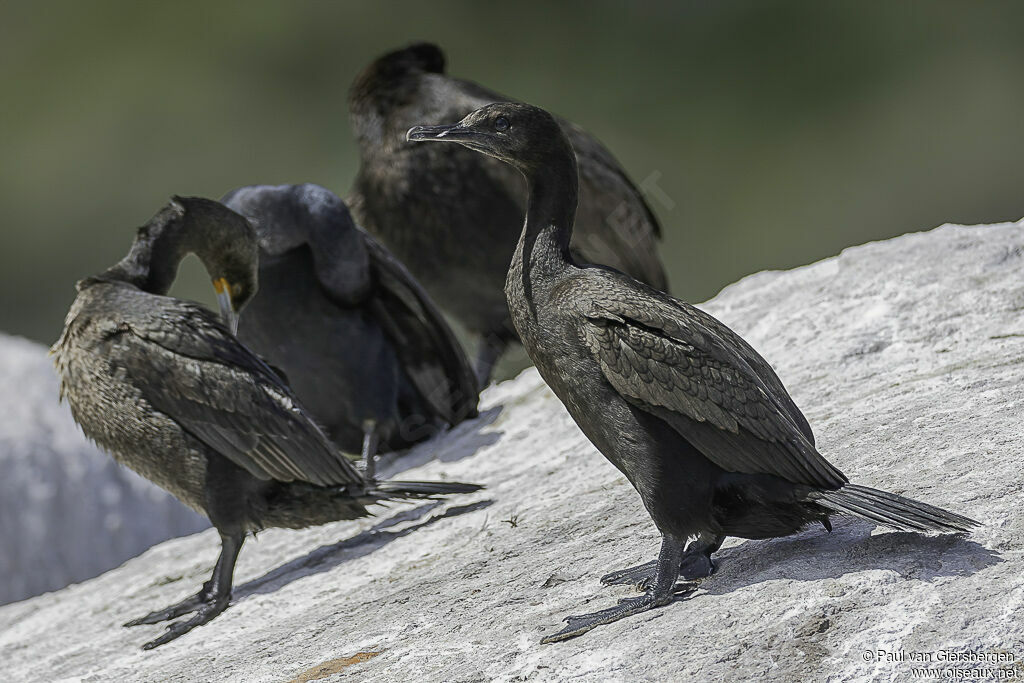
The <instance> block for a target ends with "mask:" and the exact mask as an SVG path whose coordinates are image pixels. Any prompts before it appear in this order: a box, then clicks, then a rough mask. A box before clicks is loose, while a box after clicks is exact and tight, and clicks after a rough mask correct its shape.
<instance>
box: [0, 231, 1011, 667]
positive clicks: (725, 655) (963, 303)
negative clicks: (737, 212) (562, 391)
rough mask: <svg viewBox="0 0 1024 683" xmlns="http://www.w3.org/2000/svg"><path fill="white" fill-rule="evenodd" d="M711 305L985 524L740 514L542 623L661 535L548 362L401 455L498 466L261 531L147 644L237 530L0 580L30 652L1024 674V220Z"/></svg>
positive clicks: (856, 252) (777, 282)
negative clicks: (791, 532) (547, 378)
mask: <svg viewBox="0 0 1024 683" xmlns="http://www.w3.org/2000/svg"><path fill="white" fill-rule="evenodd" d="M706 308H707V309H708V310H710V311H711V312H713V313H714V314H715V315H717V316H719V317H721V318H722V319H723V320H724V321H725V322H727V323H729V324H730V325H732V326H734V327H735V328H736V329H737V331H739V332H740V333H741V334H743V335H745V336H746V337H747V339H748V340H750V341H751V342H752V343H753V344H754V345H755V347H757V348H758V349H760V350H761V352H762V353H763V354H764V355H765V356H766V357H767V358H769V359H771V360H772V361H773V362H774V363H775V364H776V366H777V368H778V370H779V373H780V375H781V376H782V378H783V379H784V381H785V382H786V384H787V386H788V387H789V388H790V390H791V392H792V394H793V395H794V397H795V399H796V401H797V403H798V404H799V405H800V406H802V407H803V410H804V411H805V412H806V414H807V416H808V418H809V419H810V422H811V424H812V425H813V426H814V429H815V432H816V434H817V437H818V442H819V446H820V448H821V450H822V452H824V453H825V454H826V455H827V456H828V457H829V458H830V459H831V460H832V461H833V462H835V463H836V464H837V465H838V466H839V467H841V468H842V469H843V470H844V471H845V472H846V473H847V474H848V475H850V477H851V479H852V480H854V481H856V482H859V483H863V484H867V485H873V486H878V487H881V488H885V489H888V490H890V491H894V492H896V493H901V494H908V495H912V496H915V497H918V498H921V499H923V500H927V501H929V502H932V503H935V504H938V505H941V506H944V507H948V508H949V509H951V510H955V511H959V512H962V513H966V514H968V515H970V516H972V517H975V518H976V519H978V520H980V521H981V522H983V524H984V526H983V528H981V529H980V530H978V531H977V532H976V533H974V534H972V535H971V536H970V537H969V538H962V537H956V536H920V535H915V534H909V533H893V532H889V531H883V530H873V528H872V527H871V525H869V524H867V523H864V522H862V521H858V520H850V519H843V518H836V519H835V521H836V524H835V530H834V531H833V532H832V533H831V534H828V533H825V532H824V531H823V530H821V529H820V528H815V529H809V530H808V531H806V532H804V533H802V534H799V535H797V536H793V537H790V538H785V539H775V540H770V541H738V540H736V539H731V540H730V541H729V542H728V543H727V545H726V546H725V548H724V549H723V551H722V552H721V554H720V570H719V572H718V573H717V574H715V575H714V576H713V577H711V578H710V579H708V580H706V581H705V582H704V584H703V586H702V589H701V590H700V591H698V593H697V594H696V595H695V596H694V597H692V598H690V599H687V600H681V601H677V602H676V603H674V604H672V605H669V606H668V607H665V608H663V609H660V610H656V611H653V612H649V613H646V614H642V615H639V616H637V617H634V618H630V619H627V620H623V621H620V622H617V623H615V624H611V625H608V626H604V627H600V628H598V629H596V630H594V631H592V632H591V633H589V634H586V635H585V636H583V637H581V638H577V639H574V640H570V641H567V642H564V643H559V644H555V645H547V646H542V645H540V644H539V642H538V641H539V640H540V638H541V637H542V636H543V635H544V634H546V633H551V632H553V631H555V630H556V629H557V628H558V627H559V624H560V621H561V619H562V617H564V616H566V615H568V614H573V613H580V612H581V611H590V610H594V609H598V608H602V607H606V606H610V605H611V604H612V603H613V602H614V601H615V600H616V599H618V598H621V597H624V596H627V595H630V594H631V593H630V591H629V590H628V589H626V588H625V587H615V588H601V586H600V584H599V583H598V578H599V577H600V575H601V574H602V573H604V572H605V571H607V570H609V569H613V568H618V567H622V566H623V565H628V564H633V563H636V562H640V561H644V560H648V559H651V558H653V557H654V555H655V553H656V552H657V547H658V541H657V535H656V532H655V529H654V527H653V525H652V524H651V522H650V520H649V519H648V517H647V515H646V514H645V512H644V510H643V509H642V507H641V505H640V502H639V500H638V498H637V496H636V494H635V493H634V491H633V490H632V489H631V488H630V486H629V485H628V483H627V482H626V481H625V480H624V479H623V477H621V476H620V475H619V474H618V472H617V471H616V470H615V469H614V468H613V467H612V466H611V465H610V464H608V463H607V462H606V461H605V460H604V459H603V458H602V457H601V456H600V455H599V454H598V453H597V452H596V451H595V450H594V448H593V447H592V446H591V445H590V444H589V443H588V442H587V441H586V440H585V439H584V438H583V437H582V435H581V434H580V432H579V431H578V430H577V429H576V427H575V426H574V425H573V424H572V422H571V421H570V419H569V418H568V416H567V414H566V413H565V411H564V410H563V409H562V407H561V405H560V404H559V403H558V401H557V400H556V399H554V397H553V396H552V395H551V394H550V392H549V391H548V390H547V388H546V387H545V386H544V385H543V383H542V382H541V381H540V380H539V378H538V377H537V375H536V373H535V372H534V371H532V370H528V371H526V372H524V373H523V374H522V375H521V376H519V377H518V378H517V379H515V380H513V381H509V382H505V383H503V384H501V385H498V386H496V387H492V388H491V389H490V390H489V391H488V392H487V393H486V395H485V397H484V405H483V410H482V415H481V417H480V418H479V419H478V420H475V421H474V422H470V423H467V424H464V425H461V426H460V427H459V428H457V429H455V430H454V431H453V432H451V433H449V434H447V435H444V436H443V437H441V438H440V439H439V440H437V441H435V442H433V443H430V444H426V445H423V446H421V447H419V448H418V449H416V450H414V451H412V452H411V453H410V454H409V455H408V456H406V457H405V458H404V459H402V460H398V461H391V462H390V463H385V466H384V473H385V474H387V475H392V476H394V475H397V474H401V476H402V477H403V478H415V479H430V478H439V477H448V478H452V479H459V480H463V481H477V482H482V483H485V484H487V485H488V488H487V489H486V490H485V491H483V492H481V493H479V494H474V495H473V496H471V497H463V498H458V499H453V500H449V501H445V502H443V503H429V504H421V505H402V506H394V507H391V508H387V509H381V510H380V512H379V516H378V517H377V518H374V519H367V520H363V521H359V522H348V523H338V524H332V525H327V526H324V527H320V528H316V529H310V530H306V531H301V532H289V531H280V530H269V531H266V532H264V533H261V534H260V535H259V538H258V540H257V541H255V542H249V543H247V545H246V547H245V548H244V549H243V551H242V555H241V558H240V561H239V564H238V570H237V572H236V579H237V583H236V586H237V589H236V593H235V600H234V603H233V605H232V606H231V608H230V609H229V610H228V611H227V612H225V613H224V614H223V615H222V616H220V617H219V618H217V619H216V620H215V621H214V622H212V623H211V624H209V625H207V626H204V627H202V628H200V629H198V630H196V631H193V632H192V633H190V634H188V635H186V636H185V637H183V638H181V639H179V640H177V641H175V642H173V643H171V644H169V645H166V646H164V647H161V648H159V649H157V650H154V651H152V652H142V651H140V650H139V649H138V647H139V645H141V644H142V643H143V642H144V641H146V640H148V639H150V638H152V637H154V636H155V635H157V634H158V633H159V632H160V631H161V627H140V628H134V629H125V628H122V627H121V626H120V624H121V623H122V622H124V621H126V620H127V619H130V618H132V617H136V616H139V615H140V614H142V613H145V612H147V611H149V610H150V609H152V608H155V607H162V606H164V604H166V603H169V602H171V601H175V600H178V599H180V598H182V597H184V596H185V595H187V594H191V593H192V592H194V591H195V590H196V589H197V588H198V586H199V584H200V583H201V582H202V581H204V580H205V579H206V578H207V576H208V575H209V572H210V569H211V567H212V565H213V562H214V560H215V558H216V554H217V542H216V538H215V534H214V533H213V532H212V531H206V532H204V533H201V534H199V535H196V536H192V537H188V538H181V539H176V540H172V541H169V542H166V543H163V544H162V545H160V546H157V547H155V548H153V549H151V550H150V551H148V552H146V553H145V554H143V555H142V556H140V557H138V558H136V559H134V560H131V561H129V562H127V563H126V564H125V565H124V566H122V567H120V568H118V569H116V570H114V571H111V572H108V573H107V574H104V575H103V576H101V577H99V578H97V579H94V580H92V581H89V582H87V583H84V584H81V585H76V586H71V587H69V588H67V589H65V590H62V591H59V592H57V593H54V594H52V595H45V596H41V597H37V598H34V599H32V600H28V601H25V602H22V603H17V604H13V605H8V606H6V607H3V608H0V661H2V662H4V666H5V667H6V669H7V672H8V676H7V679H8V680H30V679H31V680H35V679H37V677H38V676H39V673H40V672H45V674H46V677H47V678H49V679H61V678H68V679H73V680H82V681H101V680H103V681H106V680H174V681H177V680H245V681H289V680H302V681H308V680H398V681H400V680H415V681H442V680H443V681H483V680H498V681H519V680H544V681H546V680H574V681H606V680H613V681H614V680H618V681H666V680H672V681H688V680H756V679H758V678H760V677H766V678H768V679H770V680H780V681H796V680H814V681H825V680H830V681H848V680H879V681H890V680H909V679H911V678H912V676H913V674H912V671H911V668H912V666H915V665H914V664H913V663H912V662H911V661H910V659H912V658H913V657H915V656H919V655H916V654H915V653H924V654H925V655H930V656H931V657H932V659H933V660H936V659H941V658H943V657H944V658H945V659H949V655H943V654H941V652H943V651H952V652H954V653H974V654H973V657H975V658H977V657H987V658H990V659H992V658H999V657H1002V658H1006V657H1009V656H1012V657H1014V658H1015V661H1012V662H1003V663H985V664H979V663H977V662H966V663H965V662H959V663H956V664H955V667H957V668H960V669H972V668H978V667H991V668H1002V669H1004V670H1006V671H1010V672H1012V673H1016V676H1017V677H1018V678H1019V677H1024V665H1022V664H1021V660H1022V658H1024V628H1022V626H1024V624H1022V610H1024V578H1022V576H1024V561H1022V560H1024V558H1022V551H1024V518H1022V516H1021V514H1020V509H1021V502H1022V494H1021V491H1022V488H1024V467H1022V462H1024V443H1022V439H1021V432H1022V429H1021V423H1022V415H1024V225H999V226H989V227H949V226H947V227H943V228H939V229H937V230H934V231H931V232H928V233H920V234H913V235H906V236H903V237H900V238H897V239H894V240H890V241H887V242H882V243H875V244H869V245H866V246H862V247H857V248H853V249H849V250H847V251H845V252H843V254H841V255H840V256H838V257H836V258H832V259H828V260H826V261H822V262H820V263H816V264H814V265H811V266H807V267H804V268H800V269H797V270H794V271H790V272H783V273H778V272H768V273H760V274H757V275H754V276H751V277H749V278H747V279H745V280H743V281H741V282H739V283H738V284H735V285H732V286H731V287H729V288H727V289H726V290H725V291H723V292H722V293H721V294H720V295H719V296H718V297H717V298H716V299H714V300H713V301H711V302H709V303H708V304H707V305H706ZM880 651H881V652H880ZM901 652H902V653H903V654H902V656H903V658H904V659H905V660H906V661H902V662H899V661H895V662H894V661H887V655H886V653H893V655H892V656H893V657H899V656H900V653H901ZM999 653H1004V654H1002V655H1000V654H999ZM921 656H923V655H921ZM968 656H971V655H968ZM929 666H935V667H940V668H942V667H947V668H948V667H950V666H954V665H951V664H949V663H947V662H942V661H938V662H933V663H932V664H930V665H929ZM947 675H952V674H947ZM1004 675H1005V674H1004Z"/></svg>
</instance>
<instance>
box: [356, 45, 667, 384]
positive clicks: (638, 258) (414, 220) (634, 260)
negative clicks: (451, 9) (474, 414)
mask: <svg viewBox="0 0 1024 683" xmlns="http://www.w3.org/2000/svg"><path fill="white" fill-rule="evenodd" d="M444 69H445V58H444V53H442V52H441V50H440V48H438V47H437V46H436V45H431V44H429V43H420V44H417V45H412V46H410V47H407V48H405V49H402V50H397V51H395V52H391V53H389V54H386V55H384V56H382V57H380V58H379V59H377V60H376V61H375V62H373V63H372V64H370V65H369V66H368V67H367V68H366V69H365V70H364V71H363V72H362V73H361V74H360V75H359V76H358V77H357V78H356V80H355V82H354V83H353V84H352V88H351V90H350V93H349V108H350V116H351V119H352V126H353V128H354V130H355V135H356V139H357V141H358V143H359V150H360V156H361V165H360V168H359V174H358V176H357V177H356V181H355V185H354V187H353V192H352V196H351V197H350V199H349V204H350V206H351V208H352V212H353V214H355V217H356V220H357V221H358V222H359V224H360V225H362V226H363V227H364V228H366V229H367V230H368V231H369V232H370V233H372V234H373V235H375V236H376V237H377V238H379V239H380V240H381V241H382V242H383V243H384V245H385V246H386V247H387V248H388V249H390V250H391V252H392V253H393V254H395V256H397V257H398V258H399V259H400V260H401V261H402V262H403V263H404V264H405V265H406V266H407V267H408V268H409V270H410V271H412V273H413V275H415V276H416V279H417V280H419V282H420V283H421V284H422V285H423V286H424V287H425V288H426V290H427V291H428V292H429V293H430V295H431V297H433V299H434V301H435V302H437V304H438V306H440V307H441V309H442V310H444V311H445V312H446V313H448V314H449V315H451V316H452V317H453V318H455V319H456V320H458V321H459V323H460V324H461V325H463V326H464V327H465V328H466V329H467V330H468V331H469V332H470V333H472V334H473V335H474V336H475V337H478V338H479V347H478V350H477V358H476V363H475V365H476V370H477V377H478V378H479V380H480V384H481V386H482V385H484V384H486V383H487V381H488V380H489V378H490V375H491V371H492V369H493V366H494V363H495V362H496V361H497V359H498V357H499V356H500V355H501V354H502V352H503V351H504V349H505V348H506V347H507V345H508V344H509V343H511V342H514V341H515V340H516V333H515V330H514V329H513V327H512V324H511V322H510V320H509V314H508V304H507V303H506V302H505V295H504V290H503V287H504V274H505V271H506V269H507V267H508V261H509V258H510V257H511V256H512V252H513V251H514V250H515V245H516V239H517V238H518V236H519V231H520V228H521V227H522V224H523V215H524V212H525V210H526V185H525V184H524V183H523V179H522V178H521V177H520V175H519V174H518V173H516V172H515V171H514V170H512V169H511V168H509V167H507V166H505V165H504V164H501V163H499V162H497V161H495V160H493V159H490V158H488V157H484V156H480V155H474V154H472V153H471V152H468V151H466V150H464V149H462V148H460V147H458V146H455V145H449V146H445V147H435V146H431V147H417V148H414V149H410V148H409V146H408V145H406V144H404V143H405V132H406V131H407V130H408V129H409V127H410V126H413V125H416V124H440V123H447V122H451V121H457V120H458V119H461V118H462V117H463V116H465V115H466V114H468V113H469V112H471V111H473V110H474V109H478V108H479V107H482V106H484V105H485V104H488V103H491V102H502V101H508V100H509V99H510V98H508V97H505V96H503V95H499V94H498V93H495V92H492V91H490V90H487V89H486V88H483V87H481V86H479V85H477V84H476V83H472V82H469V81H463V80H459V79H456V78H452V77H450V76H447V75H445V73H444ZM556 120H557V121H558V124H559V126H560V127H561V128H562V131H563V132H564V133H565V134H566V135H567V136H568V138H569V140H570V142H571V143H572V145H573V147H574V148H575V151H576V158H577V163H578V166H579V173H580V186H579V200H580V201H579V209H578V211H577V216H576V232H575V234H574V236H573V241H572V248H573V252H574V253H575V255H576V257H577V259H578V260H580V261H583V262H587V263H602V264H606V265H609V266H613V267H615V268H618V269H619V270H621V271H623V272H625V273H628V274H630V275H632V276H633V277H635V278H637V279H638V280H642V281H643V282H646V283H647V284H649V285H651V286H652V287H654V288H656V289H661V290H664V289H665V288H666V282H665V273H664V270H663V269H662V266H661V263H660V262H659V261H658V255H657V239H658V237H659V235H660V228H659V226H658V221H657V219H656V218H655V217H654V214H653V213H652V212H651V210H650V208H649V207H648V206H647V203H646V202H645V201H644V198H643V196H642V194H641V192H640V191H639V190H638V189H637V188H636V186H634V185H633V183H632V182H631V181H630V180H629V178H628V177H627V176H626V172H625V171H624V170H623V169H622V167H621V166H620V165H619V163H618V161H617V160H616V159H615V157H613V156H612V154H611V153H610V152H609V151H608V150H607V149H605V147H604V146H603V145H602V144H601V143H600V142H598V141H597V140H596V139H595V138H594V137H593V136H591V135H590V134H588V133H587V132H586V131H584V130H583V129H582V128H580V127H579V126H577V125H575V124H573V123H571V122H569V121H565V120H563V119H556Z"/></svg>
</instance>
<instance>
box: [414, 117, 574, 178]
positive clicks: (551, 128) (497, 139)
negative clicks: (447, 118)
mask: <svg viewBox="0 0 1024 683" xmlns="http://www.w3.org/2000/svg"><path fill="white" fill-rule="evenodd" d="M406 139H408V140H412V141H421V140H434V141H437V142H457V143H459V144H460V145H463V146H464V147H469V148H470V149H473V150H476V151H478V152H483V153H484V154H487V155H489V156H492V157H494V158H496V159H500V160H502V161H504V162H506V163H508V164H511V165H512V166H515V167H516V168H518V169H519V170H520V171H522V172H523V173H524V174H526V175H527V176H528V177H529V176H530V175H531V174H532V173H534V172H536V171H537V170H538V169H542V168H546V167H550V166H559V167H560V166H561V165H562V164H564V162H565V160H566V159H567V158H568V159H574V155H573V152H572V146H571V145H570V143H569V140H568V139H567V138H566V137H565V134H564V133H563V132H562V129H561V126H559V125H558V121H556V120H555V118H554V117H553V116H552V115H551V114H549V113H547V112H546V111H544V110H543V109H541V108H539V107H534V106H533V105H529V104H522V103H519V102H495V103H494V104H488V105H487V106H484V107H481V108H480V109H477V110H476V111H474V112H470V113H469V114H468V115H467V116H466V117H465V118H464V119H462V120H461V121H459V122H458V123H455V124H451V125H445V126H413V127H412V128H410V129H409V132H408V133H406Z"/></svg>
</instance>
